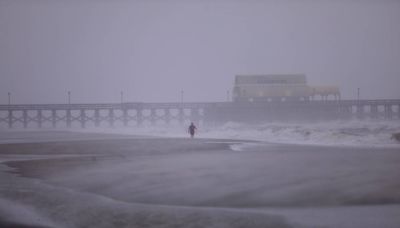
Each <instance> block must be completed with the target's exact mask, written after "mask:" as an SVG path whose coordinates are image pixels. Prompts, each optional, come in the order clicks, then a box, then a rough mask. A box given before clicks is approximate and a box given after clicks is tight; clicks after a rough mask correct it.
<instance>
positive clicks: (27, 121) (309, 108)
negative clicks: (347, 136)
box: [0, 99, 400, 128]
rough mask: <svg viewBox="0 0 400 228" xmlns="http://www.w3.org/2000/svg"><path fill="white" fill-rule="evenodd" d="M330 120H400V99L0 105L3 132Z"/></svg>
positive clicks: (0, 121) (0, 125) (0, 122)
mask: <svg viewBox="0 0 400 228" xmlns="http://www.w3.org/2000/svg"><path fill="white" fill-rule="evenodd" d="M334 119H396V120H400V99H388V100H340V101H338V100H332V101H324V100H321V101H280V102H202V103H182V102H176V103H109V104H25V105H24V104H11V105H0V127H1V128H57V127H81V128H85V127H100V126H103V127H105V126H110V127H113V126H125V127H127V126H141V125H157V124H186V123H187V122H190V121H193V122H196V123H199V122H203V123H219V122H226V121H242V122H252V121H269V120H271V121H275V120H277V121H290V120H334Z"/></svg>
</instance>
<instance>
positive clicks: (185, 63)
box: [0, 0, 400, 104]
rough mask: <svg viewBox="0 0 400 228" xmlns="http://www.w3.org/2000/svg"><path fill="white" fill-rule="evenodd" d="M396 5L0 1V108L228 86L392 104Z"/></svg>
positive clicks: (194, 96)
mask: <svg viewBox="0 0 400 228" xmlns="http://www.w3.org/2000/svg"><path fill="white" fill-rule="evenodd" d="M399 21H400V1H394V0H393V1H390V0H386V1H382V0H380V1H378V0H376V1H372V0H371V1H358V0H348V1H345V0H341V1H322V0H321V1H306V0H303V1H256V0H252V1H238V0H237V1H235V0H233V1H227V0H220V1H211V0H207V1H183V0H175V1H161V0H160V1H156V0H152V1H139V0H138V1H123V0H120V1H46V0H38V1H20V0H0V79H1V80H0V91H1V92H0V103H2V104H5V103H7V93H8V92H10V93H11V99H12V103H65V102H67V91H71V101H72V102H73V103H82V102H119V101H120V93H121V91H123V94H124V95H123V99H124V101H125V102H136V101H143V102H169V101H180V99H181V97H180V96H181V91H184V101H188V102H189V101H190V102H195V101H225V100H226V95H227V90H231V89H232V86H233V79H234V75H236V74H273V73H304V74H306V75H307V77H308V82H309V84H310V85H323V84H328V85H337V86H339V87H340V89H341V92H342V98H344V99H352V98H355V97H356V94H357V88H360V92H361V94H360V95H361V99H380V98H397V99H398V98H400V90H399V85H400V64H399V59H400V27H399V26H398V22H399Z"/></svg>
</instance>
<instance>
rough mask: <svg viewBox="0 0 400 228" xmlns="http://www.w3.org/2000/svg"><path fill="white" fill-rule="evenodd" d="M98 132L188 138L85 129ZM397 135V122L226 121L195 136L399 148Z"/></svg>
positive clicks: (173, 131)
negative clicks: (393, 136)
mask: <svg viewBox="0 0 400 228" xmlns="http://www.w3.org/2000/svg"><path fill="white" fill-rule="evenodd" d="M83 131H85V132H93V131H94V132H101V133H115V134H129V135H144V136H158V137H188V134H187V130H186V127H183V126H178V125H174V126H167V125H163V126H142V127H130V128H101V129H86V130H83ZM397 132H400V121H394V120H393V121H387V120H364V121H362V120H352V121H329V122H318V123H282V122H264V123H259V124H248V123H239V122H227V123H225V124H222V125H215V126H209V125H206V126H201V125H200V126H199V127H198V132H197V137H199V138H219V139H235V140H256V141H263V142H270V143H285V144H307V145H328V146H367V147H400V143H399V142H398V141H396V140H395V139H393V138H392V135H393V133H397Z"/></svg>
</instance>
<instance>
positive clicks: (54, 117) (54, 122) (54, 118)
mask: <svg viewBox="0 0 400 228" xmlns="http://www.w3.org/2000/svg"><path fill="white" fill-rule="evenodd" d="M51 125H52V126H53V128H56V125H57V111H56V110H55V109H52V110H51Z"/></svg>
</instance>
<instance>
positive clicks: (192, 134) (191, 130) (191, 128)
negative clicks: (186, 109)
mask: <svg viewBox="0 0 400 228" xmlns="http://www.w3.org/2000/svg"><path fill="white" fill-rule="evenodd" d="M196 130H197V128H196V126H194V124H193V122H192V123H190V126H189V128H188V132H189V134H190V137H191V138H193V137H194V134H195V132H196Z"/></svg>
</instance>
